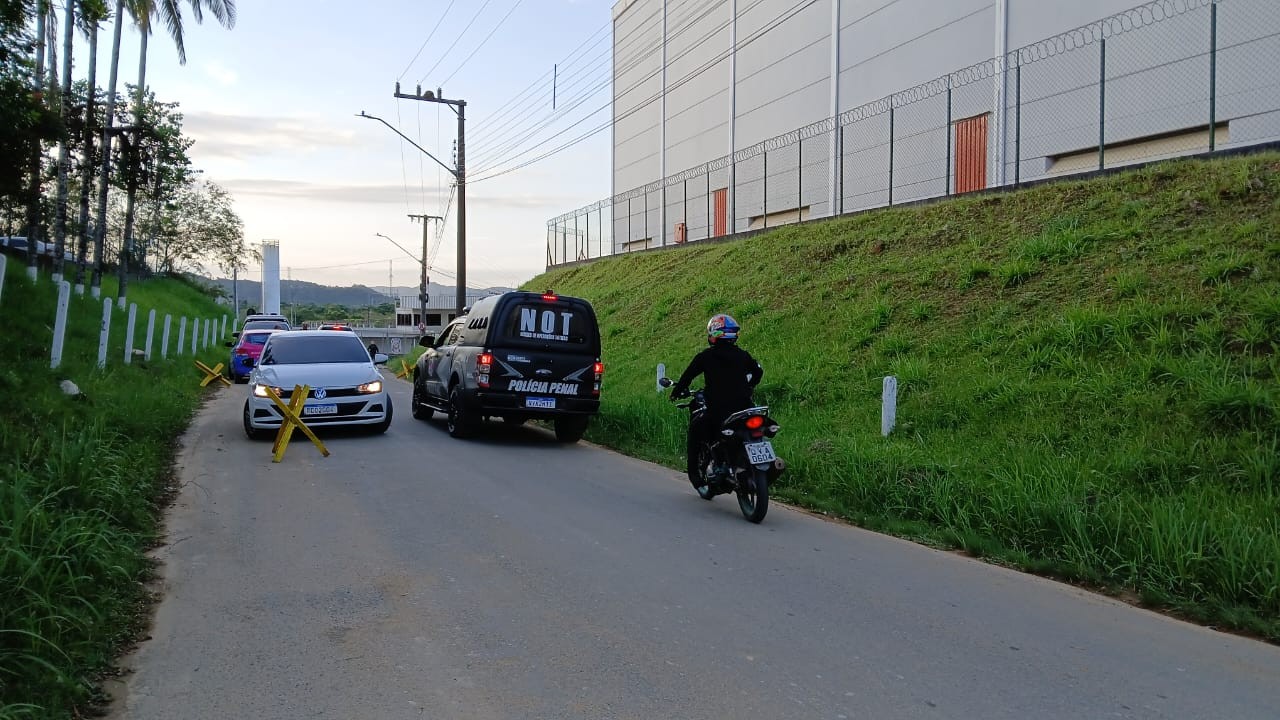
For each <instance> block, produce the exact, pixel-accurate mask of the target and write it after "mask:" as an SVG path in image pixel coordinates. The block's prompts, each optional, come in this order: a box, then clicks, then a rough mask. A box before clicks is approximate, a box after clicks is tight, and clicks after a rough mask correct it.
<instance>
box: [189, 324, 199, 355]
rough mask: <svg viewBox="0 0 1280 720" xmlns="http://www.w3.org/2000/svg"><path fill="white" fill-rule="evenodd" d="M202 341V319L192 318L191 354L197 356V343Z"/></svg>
mask: <svg viewBox="0 0 1280 720" xmlns="http://www.w3.org/2000/svg"><path fill="white" fill-rule="evenodd" d="M199 340H200V318H191V354H192V355H195V354H196V343H197V342H199Z"/></svg>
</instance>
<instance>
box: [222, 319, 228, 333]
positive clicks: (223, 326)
mask: <svg viewBox="0 0 1280 720" xmlns="http://www.w3.org/2000/svg"><path fill="white" fill-rule="evenodd" d="M226 336H227V316H226V315H223V316H222V337H226Z"/></svg>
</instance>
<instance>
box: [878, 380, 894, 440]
mask: <svg viewBox="0 0 1280 720" xmlns="http://www.w3.org/2000/svg"><path fill="white" fill-rule="evenodd" d="M897 423H898V378H896V377H894V376H892V375H888V376H886V377H885V379H884V393H883V396H882V398H881V401H880V434H881V435H883V436H885V437H889V433H891V432H893V427H894V425H896V424H897Z"/></svg>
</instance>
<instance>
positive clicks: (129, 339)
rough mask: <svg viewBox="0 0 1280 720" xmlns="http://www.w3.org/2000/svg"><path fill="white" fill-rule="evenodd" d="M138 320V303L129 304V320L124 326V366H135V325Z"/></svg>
mask: <svg viewBox="0 0 1280 720" xmlns="http://www.w3.org/2000/svg"><path fill="white" fill-rule="evenodd" d="M137 320H138V303H129V320H128V322H127V323H125V326H124V364H125V365H132V364H133V325H134V323H135V322H137Z"/></svg>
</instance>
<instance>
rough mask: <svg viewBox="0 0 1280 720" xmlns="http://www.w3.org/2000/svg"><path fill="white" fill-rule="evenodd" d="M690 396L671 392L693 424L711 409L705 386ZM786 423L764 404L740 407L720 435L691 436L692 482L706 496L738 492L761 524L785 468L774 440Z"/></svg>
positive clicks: (662, 383) (745, 510)
mask: <svg viewBox="0 0 1280 720" xmlns="http://www.w3.org/2000/svg"><path fill="white" fill-rule="evenodd" d="M658 384H659V387H660V389H666V388H669V387H671V386H672V385H674V384H675V383H673V382H672V381H671V379H670V378H667V377H660V378H659V380H658ZM681 399H685V398H676V397H674V396H673V397H672V398H671V400H672V402H676V407H678V408H681V409H686V410H688V411H689V426H690V427H694V426H696V425H698V423H699V421H700V420H701V419H702V417H703V416H704V415H705V414H706V411H707V402H706V397H705V395H704V394H703V392H702V391H701V390H694V391H693V392H691V393H690V394H689V395H688V396H687V402H683V403H681V402H677V401H679V400H681ZM780 429H781V428H780V427H779V426H778V424H777V423H776V422H774V421H773V419H771V418H770V417H769V408H767V407H764V406H759V407H751V408H747V409H745V410H740V411H738V412H736V413H733V414H732V415H730V416H729V417H727V418H725V420H724V423H722V424H721V426H720V428H719V431H718V433H717V434H716V440H715V441H713V442H708V441H707V440H706V439H705V438H702V437H694V434H693V433H692V432H691V433H690V435H689V440H688V470H687V472H688V475H689V482H690V483H692V484H693V489H694V490H695V491H696V492H697V493H698V497H701V498H702V499H703V500H711V499H712V498H714V497H715V496H716V495H720V494H724V493H730V492H732V493H734V494H735V495H737V497H738V509H740V510H741V511H742V516H743V517H745V518H746V519H747V520H749V521H751V522H753V523H758V522H760V521H761V520H764V516H765V513H767V512H769V484H770V483H772V482H773V481H775V480H777V479H778V476H779V475H781V474H782V471H783V470H785V469H786V463H785V462H784V461H783V460H782V458H779V457H778V456H777V455H776V454H775V453H774V451H773V443H771V442H769V439H770V438H772V437H773V436H775V435H777V434H778V431H779V430H780ZM717 464H719V465H720V466H721V467H722V468H724V469H725V470H726V473H725V474H722V475H721V476H719V477H716V476H715V475H714V468H715V466H716V465H717Z"/></svg>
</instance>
